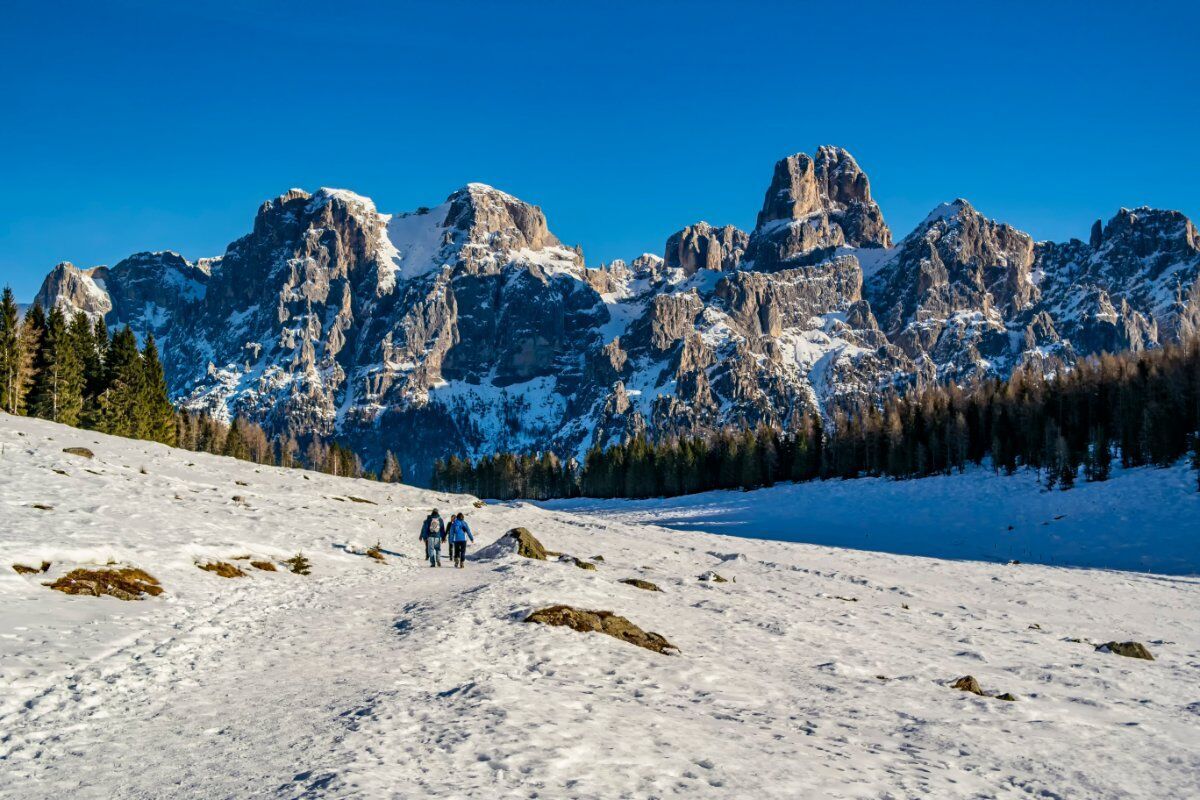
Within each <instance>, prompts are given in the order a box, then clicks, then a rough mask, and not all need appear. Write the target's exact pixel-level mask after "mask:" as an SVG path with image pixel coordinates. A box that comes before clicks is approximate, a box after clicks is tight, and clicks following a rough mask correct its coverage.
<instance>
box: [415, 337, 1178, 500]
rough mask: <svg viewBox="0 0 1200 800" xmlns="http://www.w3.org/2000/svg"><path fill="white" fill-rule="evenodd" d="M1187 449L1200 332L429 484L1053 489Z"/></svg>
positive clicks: (680, 490) (556, 489)
mask: <svg viewBox="0 0 1200 800" xmlns="http://www.w3.org/2000/svg"><path fill="white" fill-rule="evenodd" d="M1189 451H1190V453H1191V459H1192V464H1193V466H1194V467H1195V468H1196V469H1197V470H1198V479H1200V341H1191V342H1188V343H1185V344H1181V345H1169V346H1166V347H1163V348H1158V349H1154V350H1148V351H1142V352H1137V353H1134V352H1125V353H1120V354H1115V355H1114V354H1108V353H1104V354H1100V355H1097V356H1093V357H1089V358H1085V359H1081V360H1080V361H1078V362H1077V363H1075V364H1074V365H1072V366H1071V367H1070V368H1067V367H1066V366H1065V365H1063V364H1061V363H1057V364H1052V365H1050V367H1049V368H1047V367H1046V366H1045V365H1042V366H1040V367H1039V366H1034V365H1032V364H1030V365H1026V366H1023V367H1019V368H1017V369H1016V370H1015V371H1014V372H1013V373H1012V375H1011V376H1010V377H1009V378H1008V379H1007V380H999V379H988V380H981V381H978V382H976V383H974V384H972V385H969V386H966V387H960V386H957V385H954V384H935V385H931V386H927V387H924V388H919V389H914V390H912V391H909V392H906V393H904V394H903V395H899V394H889V395H888V396H886V397H884V398H883V399H882V402H879V403H861V404H857V405H843V406H841V407H837V408H835V409H834V410H833V411H832V413H831V414H830V415H829V417H828V419H823V418H822V417H821V416H820V415H817V414H807V415H802V416H800V417H799V418H797V419H796V420H794V421H793V423H792V424H791V425H790V426H789V428H788V429H787V430H782V429H781V428H780V427H778V426H775V425H765V424H764V425H760V426H758V427H756V428H753V429H734V428H727V429H724V430H720V431H716V432H713V433H709V434H704V435H697V436H690V437H671V438H665V439H659V440H657V441H652V440H649V439H647V438H645V437H641V436H639V437H635V438H631V439H628V440H626V441H623V442H621V443H619V444H616V445H613V446H611V447H607V448H600V447H594V448H593V449H592V450H590V451H589V452H588V453H587V455H586V456H585V458H584V463H583V465H582V466H580V465H578V464H576V463H575V462H574V461H567V462H562V461H560V460H559V459H557V458H556V457H554V456H553V454H540V455H515V454H511V453H501V454H497V455H494V456H489V457H486V458H483V459H481V460H479V461H477V462H474V463H473V462H471V461H469V460H465V459H460V458H450V459H448V460H445V461H442V460H439V461H438V462H437V463H435V465H434V475H433V481H434V486H435V487H436V488H439V489H443V490H448V491H463V492H470V493H472V494H478V495H482V496H485V497H495V498H498V499H511V498H516V497H526V498H530V499H548V498H552V497H572V496H577V495H583V496H587V497H602V498H608V497H627V498H644V497H662V496H674V495H681V494H690V493H694V492H703V491H709V490H712V489H754V488H759V487H763V486H771V485H772V484H774V483H776V482H778V481H807V480H818V479H826V478H857V477H866V476H874V477H889V478H896V479H901V478H918V477H925V476H930V475H945V474H950V473H952V472H961V471H963V470H964V469H966V467H967V465H968V464H976V465H978V464H983V463H985V462H987V463H990V465H991V466H992V468H993V469H995V470H997V471H1002V472H1004V473H1006V474H1011V473H1013V472H1015V471H1016V470H1017V469H1018V468H1022V467H1028V468H1032V469H1036V470H1037V471H1038V473H1039V477H1040V479H1041V480H1042V481H1043V483H1044V485H1046V486H1047V487H1048V488H1052V487H1055V486H1057V487H1060V488H1063V489H1067V488H1070V487H1071V486H1073V485H1074V484H1075V482H1076V481H1077V480H1080V479H1083V480H1087V481H1103V480H1106V479H1107V478H1108V476H1109V474H1110V472H1111V470H1112V465H1113V463H1114V461H1116V462H1117V463H1120V464H1121V465H1122V466H1125V467H1136V466H1142V465H1148V464H1156V465H1160V466H1166V465H1169V464H1173V463H1175V462H1177V461H1178V460H1179V459H1181V458H1182V457H1184V456H1185V455H1188V453H1189Z"/></svg>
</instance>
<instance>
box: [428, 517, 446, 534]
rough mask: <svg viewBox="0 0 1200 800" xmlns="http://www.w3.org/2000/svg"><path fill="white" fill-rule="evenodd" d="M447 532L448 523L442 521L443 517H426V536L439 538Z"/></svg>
mask: <svg viewBox="0 0 1200 800" xmlns="http://www.w3.org/2000/svg"><path fill="white" fill-rule="evenodd" d="M445 532H446V524H445V523H444V522H442V518H441V517H426V519H425V538H432V537H436V538H438V539H440V538H442V536H443V535H444V534H445Z"/></svg>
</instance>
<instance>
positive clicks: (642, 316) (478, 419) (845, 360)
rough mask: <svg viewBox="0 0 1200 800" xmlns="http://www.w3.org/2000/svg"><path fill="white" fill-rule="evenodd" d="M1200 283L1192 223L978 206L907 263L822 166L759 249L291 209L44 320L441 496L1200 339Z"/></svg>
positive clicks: (722, 236) (465, 202) (193, 400)
mask: <svg viewBox="0 0 1200 800" xmlns="http://www.w3.org/2000/svg"><path fill="white" fill-rule="evenodd" d="M1081 233H1082V232H1081ZM1198 274H1200V235H1198V234H1197V233H1196V229H1195V227H1194V226H1193V225H1192V223H1191V222H1190V221H1189V220H1188V219H1187V218H1186V217H1184V216H1183V215H1182V214H1179V213H1178V212H1173V211H1161V210H1155V209H1148V208H1139V209H1135V210H1133V211H1129V210H1125V209H1122V210H1121V211H1120V212H1118V213H1117V214H1116V215H1115V216H1114V217H1113V218H1112V219H1111V220H1110V221H1109V222H1108V223H1107V224H1100V223H1099V222H1098V223H1097V225H1096V227H1095V228H1094V229H1093V231H1092V234H1091V236H1090V237H1089V238H1088V241H1087V242H1084V241H1081V240H1072V241H1070V242H1066V243H1061V244H1056V243H1051V242H1034V241H1033V239H1032V238H1031V237H1030V236H1029V235H1028V234H1025V233H1022V232H1021V231H1018V230H1016V229H1014V228H1012V227H1011V226H1009V225H1005V224H1003V223H999V222H996V221H993V220H990V219H988V218H987V217H985V216H984V215H983V214H981V213H980V212H979V211H977V210H976V209H974V208H973V207H972V206H971V205H970V203H968V202H967V201H965V200H956V201H954V202H953V203H946V204H943V205H941V206H939V207H938V208H936V209H934V211H933V213H931V214H930V215H929V217H928V218H927V219H926V220H924V221H923V222H922V223H921V225H919V226H918V227H917V229H916V230H914V231H913V232H911V233H910V234H909V235H908V236H906V237H904V239H903V240H901V241H900V242H899V243H898V244H896V245H895V246H893V237H892V232H891V230H890V229H889V228H888V226H887V224H886V223H885V221H884V217H883V212H882V210H881V209H880V207H879V205H878V204H877V203H876V202H875V200H874V198H873V196H872V194H871V185H870V181H869V180H868V178H867V175H866V172H865V171H864V170H863V169H862V168H861V167H860V166H859V165H858V163H857V162H856V161H855V159H854V158H853V157H852V156H851V155H850V154H849V153H848V152H846V151H845V150H843V149H841V148H836V147H821V148H819V149H818V150H817V152H816V153H815V154H814V155H812V156H809V155H807V154H804V153H798V154H795V155H791V156H788V157H786V158H783V159H781V160H780V161H779V162H778V163H777V164H776V165H775V168H774V171H773V172H772V175H771V180H770V183H769V184H768V186H767V190H766V192H765V194H764V197H763V204H762V207H761V210H760V211H759V213H758V218H757V224H756V226H755V228H754V230H752V231H749V232H745V231H741V230H738V229H737V228H735V227H733V226H730V225H725V226H713V225H710V224H708V223H706V222H699V223H696V224H694V225H689V226H687V227H686V228H684V229H683V230H681V231H678V232H676V233H674V234H672V235H670V236H668V237H666V241H665V245H664V248H663V256H662V257H661V258H660V257H658V256H655V255H645V254H644V255H642V256H639V257H638V258H635V259H633V260H632V261H630V262H628V263H626V262H625V261H614V262H613V263H612V264H607V265H604V264H602V265H600V266H599V267H596V268H589V267H587V266H586V265H585V263H584V259H583V255H582V250H581V249H580V248H578V247H567V246H564V245H563V244H562V242H560V241H559V239H558V238H557V237H555V236H554V234H553V233H552V232H551V231H550V228H549V225H548V223H547V220H546V216H545V215H544V214H543V213H542V210H541V209H540V208H538V207H537V206H534V205H531V204H529V203H526V202H524V201H522V200H519V199H518V198H515V197H513V196H512V195H509V194H506V193H504V192H502V191H499V190H498V189H494V188H492V187H489V186H485V185H483V184H477V183H472V184H468V185H467V186H465V187H463V188H461V189H459V190H458V191H455V192H453V193H452V194H451V195H450V196H449V197H448V198H446V200H445V202H443V203H441V204H440V205H437V206H434V207H433V208H421V209H418V210H416V211H413V212H410V213H405V214H388V213H381V212H380V210H378V209H377V208H376V207H375V204H374V203H373V202H372V201H371V200H370V199H368V198H365V197H362V196H360V195H357V194H354V193H353V192H349V191H346V190H341V189H320V190H318V191H316V192H315V193H312V194H309V193H308V192H306V191H303V190H300V189H292V190H290V191H288V192H286V193H284V194H283V195H281V196H279V197H277V198H275V199H274V200H270V201H268V202H266V203H264V204H263V205H262V206H261V207H260V208H259V210H258V213H257V215H256V216H255V219H254V223H253V229H252V230H251V232H250V233H248V234H247V235H246V236H243V237H242V238H240V239H238V240H237V241H235V242H233V243H232V244H230V245H229V247H228V248H227V249H226V252H225V253H224V254H223V255H222V256H220V257H219V258H211V259H201V260H199V261H196V262H191V261H188V260H187V259H185V258H183V257H181V256H179V255H178V254H176V253H172V252H169V251H166V252H157V253H139V254H136V255H134V256H131V257H129V258H127V259H125V260H123V261H121V262H120V263H118V264H116V265H115V266H113V267H111V268H109V267H95V268H92V269H86V270H83V269H78V268H76V267H74V266H72V265H70V264H66V263H64V264H60V265H58V266H57V267H55V268H54V269H53V270H52V271H51V273H50V274H49V275H48V276H47V278H46V280H45V282H44V284H43V286H42V289H41V291H40V292H39V299H40V301H41V302H42V303H43V304H44V305H59V306H63V307H65V308H67V309H71V310H81V311H84V312H86V313H88V314H90V315H92V316H97V315H103V316H104V317H105V318H106V320H107V322H108V324H109V326H110V327H115V326H120V325H125V324H128V325H130V326H132V327H133V328H134V330H135V331H136V332H137V333H138V334H139V335H145V334H147V333H151V332H153V333H154V334H155V336H156V337H157V338H158V340H159V348H160V351H161V354H162V358H163V361H164V365H165V369H166V375H167V379H168V381H169V384H170V388H171V390H172V393H173V394H174V396H175V398H176V399H177V400H179V401H180V402H181V403H183V404H185V405H187V406H189V407H190V408H192V409H196V410H203V411H207V412H210V413H212V414H215V415H217V416H219V417H224V418H228V417H230V416H233V415H244V416H246V417H249V418H252V419H254V420H256V421H258V422H260V423H262V424H264V425H265V426H267V427H268V428H270V429H271V430H272V431H273V432H277V433H287V434H293V435H296V436H297V437H300V438H303V437H304V436H306V435H309V434H318V435H322V436H337V437H339V438H340V439H342V440H343V441H344V442H345V443H347V444H349V445H351V446H353V447H355V448H356V449H358V450H359V451H360V452H361V453H362V455H364V456H365V457H366V460H367V462H368V464H369V465H370V466H374V467H378V466H379V464H380V463H381V462H382V460H383V456H384V451H385V450H386V449H391V450H393V451H394V452H395V453H396V454H397V456H398V457H399V459H400V462H401V464H402V465H403V467H404V469H405V474H406V475H408V476H409V477H410V478H411V479H415V480H418V481H425V480H426V479H427V478H428V477H429V474H430V470H431V467H432V463H433V460H434V459H435V458H437V457H446V456H449V455H459V456H470V457H478V456H481V455H486V454H491V453H493V452H496V451H498V450H518V451H535V450H545V449H553V450H555V451H557V452H558V453H559V454H560V455H562V456H572V455H579V454H581V453H582V452H584V451H586V449H587V448H588V447H590V446H591V445H592V444H593V443H595V442H600V443H601V444H608V443H611V442H612V441H614V440H617V439H620V438H621V437H625V436H628V435H630V434H636V433H641V432H650V433H656V434H673V433H697V432H703V431H707V430H712V429H714V428H719V427H723V426H726V425H730V424H734V425H738V424H742V425H753V424H757V423H758V422H760V421H767V422H771V423H774V424H779V425H782V426H788V425H790V424H792V423H793V422H794V421H795V420H798V419H800V418H801V415H802V414H803V413H804V412H808V411H813V410H817V409H827V408H828V407H829V406H830V404H831V403H835V402H839V401H842V400H845V399H847V398H850V399H870V398H872V397H875V396H877V395H878V394H879V392H881V391H884V390H889V389H891V388H894V387H898V386H899V387H905V386H909V385H912V384H914V383H920V382H923V381H931V380H939V379H967V378H969V377H971V376H975V375H980V374H987V375H1006V374H1007V373H1008V372H1009V371H1011V370H1012V368H1013V367H1014V366H1015V365H1018V364H1022V363H1026V362H1030V361H1032V362H1034V363H1041V362H1042V361H1043V360H1044V359H1046V358H1048V357H1051V356H1053V357H1057V358H1062V359H1064V360H1066V361H1067V362H1068V363H1069V362H1071V361H1072V360H1073V359H1075V358H1077V357H1079V356H1081V355H1083V354H1087V353H1092V352H1098V351H1100V350H1105V349H1107V350H1117V349H1135V350H1136V349H1142V348H1147V347H1154V346H1157V345H1158V344H1161V343H1162V342H1165V341H1173V340H1176V339H1179V338H1181V337H1184V336H1188V335H1191V334H1193V333H1196V332H1200V282H1197V280H1196V278H1197V275H1198Z"/></svg>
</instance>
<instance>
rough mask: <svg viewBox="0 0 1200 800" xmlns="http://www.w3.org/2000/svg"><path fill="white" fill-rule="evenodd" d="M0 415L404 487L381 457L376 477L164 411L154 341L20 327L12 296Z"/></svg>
mask: <svg viewBox="0 0 1200 800" xmlns="http://www.w3.org/2000/svg"><path fill="white" fill-rule="evenodd" d="M0 411H4V412H7V413H9V414H14V415H25V416H31V417H41V418H42V419H48V420H51V421H52V422H61V423H63V424H64V425H72V426H74V427H78V428H86V429H88V430H95V431H99V432H101V433H109V434H113V435H115V436H124V437H126V438H131V439H147V440H151V441H155V442H162V443H163V444H166V445H172V446H176V447H183V448H186V449H188V450H195V451H202V452H208V453H213V454H215V455H224V456H231V457H233V458H240V459H243V460H245V461H253V462H255V463H258V464H268V465H279V466H284V467H304V468H308V469H315V470H320V471H322V472H328V473H330V474H332V475H340V476H344V477H355V478H371V479H376V480H384V481H389V482H399V481H401V480H403V472H402V470H401V468H400V464H399V463H398V462H397V460H396V457H395V456H394V455H393V454H392V453H390V452H388V453H387V454H386V455H385V460H384V464H383V469H382V470H381V471H380V472H379V473H378V474H376V473H373V472H368V471H366V470H364V468H363V463H362V459H360V458H359V457H358V455H357V454H356V453H354V452H353V451H352V450H350V449H349V448H348V447H346V446H344V445H342V444H340V443H338V442H326V441H323V440H321V439H320V438H318V437H307V439H306V440H305V441H304V442H303V443H302V442H300V441H298V440H297V439H296V438H294V437H291V436H274V437H272V436H270V435H268V434H267V432H266V431H265V430H263V428H262V427H261V426H259V425H257V424H255V423H253V422H251V421H249V420H246V419H242V418H240V417H239V418H235V419H234V420H233V421H232V423H231V424H226V423H224V422H221V421H219V420H216V419H213V418H212V417H208V416H204V415H200V414H193V413H189V412H187V411H182V410H177V409H176V408H175V406H174V405H173V404H172V403H171V400H170V397H169V395H168V392H167V383H166V380H165V378H164V375H163V366H162V362H161V361H160V360H159V356H158V348H157V346H156V344H155V341H154V337H153V335H149V336H147V337H146V340H145V343H144V344H143V345H142V347H141V348H139V347H138V343H137V338H136V337H135V336H134V334H133V332H132V331H131V330H130V329H129V327H128V326H126V327H125V328H122V329H121V330H120V331H118V332H116V333H115V334H111V335H110V333H109V331H108V328H107V327H106V326H105V324H104V320H103V318H100V319H97V320H96V321H95V323H92V322H90V321H89V320H88V317H87V316H86V315H85V314H83V313H76V314H75V315H73V316H71V317H70V318H68V317H67V316H66V315H64V314H63V312H62V311H61V310H60V309H58V308H52V309H50V311H49V312H47V311H46V310H45V309H43V308H42V306H41V305H39V304H37V303H34V304H33V305H32V306H31V307H30V308H29V309H28V310H27V312H26V313H25V315H24V317H23V318H22V316H21V314H20V310H19V308H18V306H17V303H16V301H15V299H14V297H13V293H12V291H11V290H10V289H8V288H5V289H4V292H3V296H2V297H0Z"/></svg>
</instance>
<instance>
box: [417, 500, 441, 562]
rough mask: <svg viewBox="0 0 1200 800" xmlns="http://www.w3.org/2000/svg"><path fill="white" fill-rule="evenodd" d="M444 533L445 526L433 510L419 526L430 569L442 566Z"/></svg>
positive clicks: (436, 511)
mask: <svg viewBox="0 0 1200 800" xmlns="http://www.w3.org/2000/svg"><path fill="white" fill-rule="evenodd" d="M445 532H446V524H445V523H444V522H442V518H441V516H439V515H438V510H437V509H436V508H435V509H434V510H433V511H431V512H429V516H428V517H426V518H425V522H424V524H423V525H421V541H422V542H424V543H425V557H426V558H428V559H429V566H431V567H440V566H441V565H442V535H443V534H444V533H445Z"/></svg>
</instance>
